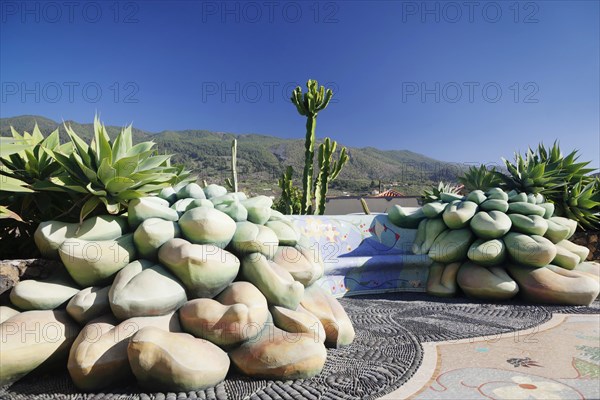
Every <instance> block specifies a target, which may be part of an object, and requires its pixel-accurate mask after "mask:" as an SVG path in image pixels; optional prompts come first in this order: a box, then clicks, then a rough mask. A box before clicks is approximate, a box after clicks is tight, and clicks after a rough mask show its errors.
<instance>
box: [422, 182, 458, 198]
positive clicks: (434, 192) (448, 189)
mask: <svg viewBox="0 0 600 400" xmlns="http://www.w3.org/2000/svg"><path fill="white" fill-rule="evenodd" d="M460 190H461V188H460V187H458V186H456V185H453V184H451V183H444V182H440V183H438V185H437V187H435V186H434V187H433V188H431V190H427V189H425V190H424V191H423V195H422V200H423V203H431V202H433V201H437V200H440V196H441V194H442V193H449V194H459V193H460Z"/></svg>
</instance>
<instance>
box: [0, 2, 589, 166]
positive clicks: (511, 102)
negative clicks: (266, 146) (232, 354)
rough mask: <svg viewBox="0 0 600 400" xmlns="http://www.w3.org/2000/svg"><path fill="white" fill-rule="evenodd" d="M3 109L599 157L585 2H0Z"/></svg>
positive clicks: (437, 154) (431, 147)
mask: <svg viewBox="0 0 600 400" xmlns="http://www.w3.org/2000/svg"><path fill="white" fill-rule="evenodd" d="M0 4H1V9H0V11H1V14H0V19H1V21H2V24H1V28H0V29H1V30H0V40H1V46H0V81H1V84H2V93H1V99H0V116H2V117H9V116H15V115H21V114H36V115H43V116H46V117H49V118H52V119H54V120H57V121H60V120H62V119H65V120H67V119H72V120H76V121H80V122H90V121H91V120H92V118H93V115H94V113H95V112H96V111H98V112H99V113H100V114H101V117H102V119H103V120H104V122H105V123H107V124H111V125H125V124H127V123H130V122H133V124H134V126H135V127H138V128H141V129H144V130H148V131H154V132H158V131H161V130H165V129H173V130H180V129H208V130H215V131H224V132H233V133H262V134H267V135H275V136H282V137H296V138H301V137H303V134H304V120H303V118H302V117H300V116H299V115H297V113H296V111H295V108H294V107H293V105H291V103H290V102H289V100H288V95H289V92H290V91H291V90H292V88H293V87H294V86H295V85H296V84H302V85H303V86H304V83H305V82H306V80H307V79H308V78H314V79H317V80H319V82H321V83H327V84H328V86H330V87H333V88H334V91H335V92H336V93H335V102H333V103H332V104H331V105H330V106H329V108H327V109H326V110H325V111H323V113H322V114H321V115H320V116H319V120H318V127H317V134H318V136H320V137H324V136H331V137H333V138H334V139H336V140H338V141H340V142H342V143H344V144H346V145H350V146H361V147H362V146H373V147H377V148H381V149H408V150H411V151H415V152H418V153H423V154H425V155H428V156H431V157H434V158H437V159H440V160H447V161H455V162H466V163H471V162H486V163H497V162H499V161H500V157H501V156H504V157H510V156H512V153H513V151H515V150H524V149H526V148H527V146H528V145H537V143H538V142H540V141H544V142H546V143H551V142H552V141H554V140H555V139H559V140H560V143H561V145H562V147H563V148H564V150H570V149H573V148H578V149H580V150H581V153H582V159H588V160H593V165H594V166H595V167H598V166H599V160H600V156H599V154H600V80H599V74H600V73H599V71H600V54H599V52H600V50H599V49H600V42H599V38H600V31H599V21H600V10H599V2H598V1H569V2H561V1H529V2H528V1H524V2H516V1H496V2H493V1H492V2H487V1H478V2H469V1H457V2H453V1H450V2H448V1H439V2H438V1H368V2H367V1H321V2H315V1H258V2H252V1H251V2H237V1H230V2H227V3H223V2H216V1H203V2H196V1H179V2H178V1H169V2H167V1H143V2H134V1H131V2H128V1H120V2H113V1H92V2H78V1H74V2H36V1H31V2H21V1H3V2H1V3H0Z"/></svg>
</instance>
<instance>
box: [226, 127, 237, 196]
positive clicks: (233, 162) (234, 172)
mask: <svg viewBox="0 0 600 400" xmlns="http://www.w3.org/2000/svg"><path fill="white" fill-rule="evenodd" d="M236 165H237V139H233V142H231V178H227V179H226V180H225V184H226V185H227V186H229V189H231V191H233V192H237V191H238V179H237V168H236Z"/></svg>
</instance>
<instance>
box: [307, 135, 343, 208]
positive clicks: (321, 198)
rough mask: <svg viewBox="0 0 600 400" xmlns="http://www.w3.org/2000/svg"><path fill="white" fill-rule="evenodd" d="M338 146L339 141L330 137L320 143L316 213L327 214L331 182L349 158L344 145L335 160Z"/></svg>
mask: <svg viewBox="0 0 600 400" xmlns="http://www.w3.org/2000/svg"><path fill="white" fill-rule="evenodd" d="M336 148H337V142H336V141H335V140H333V141H332V140H331V139H329V138H325V141H324V142H323V143H321V144H320V145H319V158H318V160H319V175H318V176H317V180H316V181H315V206H316V209H315V215H317V214H318V215H323V214H325V201H326V199H327V191H328V190H329V183H331V182H333V181H334V180H335V179H336V178H337V177H338V175H339V174H340V172H341V171H342V167H343V166H344V165H345V164H346V163H347V162H348V159H349V157H348V154H347V153H346V148H345V147H343V148H342V150H341V151H340V157H339V159H337V160H336V161H333V155H334V154H335V149H336ZM332 161H333V163H332Z"/></svg>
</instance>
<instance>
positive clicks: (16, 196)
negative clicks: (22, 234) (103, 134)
mask: <svg viewBox="0 0 600 400" xmlns="http://www.w3.org/2000/svg"><path fill="white" fill-rule="evenodd" d="M11 131H12V136H13V139H14V140H15V141H17V142H18V143H22V144H23V145H27V147H25V148H22V149H21V150H19V151H14V152H12V154H9V155H7V156H5V157H3V158H0V162H1V163H2V167H1V169H0V175H2V177H1V178H0V180H1V183H2V185H1V186H0V204H2V205H5V206H6V205H9V206H10V208H11V209H12V210H13V211H14V212H16V213H17V214H18V215H20V218H22V219H23V220H25V221H31V222H40V221H42V220H44V219H50V218H52V217H53V216H56V215H59V214H62V213H63V212H64V210H65V209H68V207H69V205H70V201H71V200H73V196H69V195H67V196H65V195H64V194H60V195H59V194H56V193H51V192H44V191H37V190H36V189H38V187H39V185H42V186H43V184H44V182H47V181H48V180H49V179H50V178H51V177H53V176H56V175H57V174H60V173H61V171H62V167H61V166H60V164H58V163H57V162H56V161H55V160H53V159H52V157H50V156H49V155H48V153H47V152H46V150H51V151H57V150H59V149H60V150H61V151H70V148H71V147H70V144H65V145H61V144H60V141H59V136H58V129H57V130H55V131H54V132H52V133H51V134H50V135H48V136H47V137H46V138H44V136H43V135H42V134H41V132H40V130H39V128H38V126H37V125H35V127H34V128H33V132H32V133H31V134H30V133H28V132H24V133H23V135H21V134H19V133H18V132H17V131H15V130H14V129H13V128H12V127H11ZM71 194H74V192H72V193H71ZM75 197H76V196H75ZM65 207H67V208H65ZM4 215H6V214H4Z"/></svg>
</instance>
